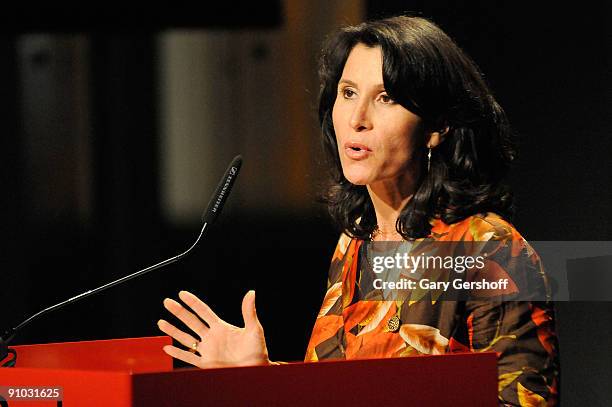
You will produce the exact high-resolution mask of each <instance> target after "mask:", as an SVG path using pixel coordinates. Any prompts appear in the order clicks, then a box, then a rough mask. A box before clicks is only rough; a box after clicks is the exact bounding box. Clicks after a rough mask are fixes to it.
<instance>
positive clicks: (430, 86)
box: [159, 17, 558, 405]
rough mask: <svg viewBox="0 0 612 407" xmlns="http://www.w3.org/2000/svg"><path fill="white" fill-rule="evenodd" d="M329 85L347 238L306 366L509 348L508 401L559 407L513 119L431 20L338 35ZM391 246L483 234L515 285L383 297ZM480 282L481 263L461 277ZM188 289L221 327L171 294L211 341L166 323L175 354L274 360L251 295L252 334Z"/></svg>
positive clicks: (225, 360)
mask: <svg viewBox="0 0 612 407" xmlns="http://www.w3.org/2000/svg"><path fill="white" fill-rule="evenodd" d="M320 78H321V93H320V100H319V119H320V124H321V128H322V132H323V145H324V150H325V153H326V155H327V156H328V158H329V161H330V167H331V175H332V182H331V185H330V188H329V189H328V193H327V195H326V201H327V204H328V207H329V210H330V214H331V216H332V218H333V220H334V221H335V222H336V223H337V225H338V226H339V229H340V230H341V231H342V232H343V234H342V236H341V238H340V240H339V242H338V246H337V248H336V251H335V253H334V256H333V259H332V263H331V267H330V273H329V280H328V291H327V294H326V296H325V299H324V302H323V305H322V307H321V311H320V313H319V315H318V317H317V320H316V323H315V327H314V329H313V333H312V336H311V339H310V343H309V345H308V348H307V351H306V358H305V360H306V361H318V360H322V359H331V358H335V359H351V358H363V357H397V356H410V355H415V354H440V353H447V352H457V351H470V352H481V351H496V352H497V353H498V355H499V363H498V366H499V399H500V403H502V404H503V403H508V404H517V405H518V404H520V405H540V404H541V403H546V402H548V404H549V405H552V404H555V402H556V400H557V396H558V395H557V393H558V391H557V388H558V362H557V342H556V336H555V333H554V313H553V310H552V306H551V303H550V302H549V301H548V298H547V297H546V298H541V297H535V296H534V297H533V301H531V300H528V298H529V295H528V294H529V293H527V292H525V290H526V288H525V287H533V286H534V285H533V284H535V286H536V287H538V289H543V290H544V291H546V290H547V282H546V278H545V275H544V273H543V269H542V266H541V263H540V261H539V258H538V256H537V254H536V253H535V252H533V250H532V249H531V248H530V247H529V245H528V244H527V243H526V242H525V240H524V239H523V238H522V237H521V235H520V234H519V233H518V232H517V231H516V230H515V229H514V227H513V226H512V225H511V224H510V223H509V222H508V221H507V220H506V218H508V217H509V216H510V214H511V212H512V201H511V195H510V192H509V191H508V189H507V188H506V187H505V186H504V184H503V180H504V177H505V176H506V173H507V171H508V169H509V165H510V163H511V162H512V161H513V159H514V158H515V152H514V149H513V145H512V142H511V133H510V130H509V126H508V123H507V121H506V117H505V114H504V112H503V110H502V109H501V107H500V106H499V105H498V104H497V102H496V101H495V99H494V98H493V96H492V95H491V92H490V91H489V89H488V88H487V85H486V84H485V83H484V81H483V79H482V76H481V74H480V72H479V71H478V68H477V67H476V65H475V64H474V63H473V62H472V61H471V60H470V59H469V58H468V57H467V56H466V55H465V54H464V53H463V52H462V51H461V50H460V49H459V48H458V47H457V45H456V44H455V43H454V42H453V41H452V40H451V39H450V38H449V37H448V36H446V34H445V33H444V32H442V31H441V30H440V29H439V28H438V27H437V26H435V25H434V24H432V23H431V22H429V21H427V20H425V19H422V18H415V17H394V18H390V19H385V20H379V21H373V22H367V23H363V24H361V25H358V26H355V27H347V28H344V29H342V30H340V31H339V32H338V33H336V35H334V36H332V37H331V39H330V41H329V42H328V44H327V46H326V47H325V50H324V52H323V54H322V58H321V64H320ZM379 241H382V242H384V241H387V242H389V241H391V242H393V241H396V242H406V243H407V244H417V245H422V244H423V243H424V242H427V243H428V244H429V243H432V242H433V243H435V244H440V245H442V244H444V243H446V242H449V243H452V242H463V243H466V242H478V243H479V244H480V246H477V247H478V248H477V249H474V250H479V252H478V253H482V251H481V250H482V248H483V247H484V246H486V247H487V251H488V253H495V255H496V256H497V257H495V258H489V259H488V262H487V265H488V266H487V272H488V273H489V274H488V275H489V276H491V275H495V276H497V277H499V276H502V277H505V279H506V280H508V281H509V283H508V285H507V286H506V287H505V288H504V289H503V290H497V291H495V290H493V291H491V290H489V291H486V290H485V291H483V290H480V291H478V290H475V291H470V294H469V295H467V297H461V301H456V299H457V297H448V296H447V295H448V293H447V292H446V291H445V292H443V293H441V292H439V291H436V290H412V291H411V293H408V294H407V295H404V297H398V296H397V295H399V294H397V293H396V296H395V297H394V300H387V299H386V298H382V297H380V296H379V297H373V296H372V293H374V292H376V291H377V290H372V289H371V287H370V289H366V288H364V284H365V283H364V282H365V281H369V280H367V278H366V277H367V273H369V272H371V262H370V261H369V260H368V258H369V257H368V254H369V255H370V256H371V255H372V253H373V250H375V249H374V247H373V244H374V243H375V242H379ZM483 245H484V246H483ZM451 246H452V247H453V248H454V249H453V250H455V249H456V248H457V247H458V246H457V245H454V246H453V245H451ZM451 246H449V247H451ZM409 247H410V246H409ZM412 247H414V246H412ZM419 247H421V246H419ZM461 247H465V245H462V246H461ZM474 247H476V246H474ZM398 248H399V252H401V251H407V250H410V249H409V248H406V249H405V248H402V246H396V252H397V253H395V254H398V253H399V252H398ZM501 253H503V256H502V255H501ZM502 257H503V259H504V260H503V261H502V260H498V259H501V258H502ZM476 275H478V273H477V272H476V273H474V272H473V269H472V270H470V271H469V272H468V273H466V274H465V275H464V277H463V280H462V281H468V280H474V279H475V276H476ZM441 276H442V275H441V274H438V275H437V278H438V280H440V281H441V280H444V278H442V277H441ZM447 277H448V274H447V275H445V278H447ZM501 280H503V278H502V279H500V281H501ZM525 281H527V282H529V283H528V284H527V283H524V282H525ZM415 293H418V294H415ZM519 293H520V294H522V296H519ZM404 294H405V293H404ZM179 296H180V298H181V299H182V300H183V302H184V303H185V304H186V305H187V306H189V307H190V308H191V310H192V311H194V312H195V313H196V314H197V315H199V317H200V318H202V319H203V320H204V321H206V323H207V324H208V327H207V326H206V325H205V324H203V323H202V322H201V321H200V320H199V319H198V318H197V317H196V316H195V315H194V314H193V313H192V312H191V311H189V310H187V309H186V308H183V307H182V306H181V305H180V304H179V303H177V302H175V301H173V300H170V299H166V300H165V301H164V305H165V306H166V308H167V309H168V310H169V311H170V312H171V313H173V314H174V315H176V316H177V317H178V318H179V319H180V320H181V321H183V322H184V323H185V324H186V325H187V326H188V327H189V328H191V329H192V330H193V331H194V332H195V333H197V335H198V336H199V338H197V339H196V337H194V336H192V335H191V334H188V333H185V332H183V331H181V330H179V329H177V328H176V327H174V326H172V325H171V324H169V323H168V322H165V321H160V323H159V327H160V329H161V330H162V331H163V332H165V333H167V334H168V335H170V336H172V337H173V338H174V339H176V340H177V341H178V342H179V343H181V344H183V345H185V346H187V347H191V348H192V349H191V350H192V352H188V351H185V350H182V349H179V348H177V347H173V346H168V347H166V348H165V351H166V352H167V353H168V354H170V355H171V356H173V357H175V358H177V359H180V360H183V361H185V362H187V363H191V364H193V365H195V366H200V367H212V366H224V365H255V364H270V363H274V362H270V361H269V359H268V353H267V348H266V343H265V338H264V333H263V328H262V327H261V324H260V323H259V321H258V319H257V315H256V312H255V293H254V292H249V293H247V295H246V296H245V297H244V300H243V304H242V312H243V316H244V320H245V328H237V327H234V326H231V325H229V324H227V323H226V322H224V321H222V320H221V319H219V318H218V317H217V316H216V315H215V314H214V312H213V311H212V310H211V309H210V308H209V307H208V306H207V305H206V304H204V303H203V302H201V301H200V300H199V299H198V298H196V297H195V296H194V295H192V294H190V293H187V292H181V293H180V294H179ZM373 298H374V299H375V300H374V301H373V300H372V299H373ZM398 298H401V301H398ZM526 298H527V299H526ZM508 299H511V300H512V301H507V300H508ZM196 352H199V353H200V355H201V356H198V355H196Z"/></svg>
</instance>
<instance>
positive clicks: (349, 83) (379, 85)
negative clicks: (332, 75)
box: [338, 78, 385, 89]
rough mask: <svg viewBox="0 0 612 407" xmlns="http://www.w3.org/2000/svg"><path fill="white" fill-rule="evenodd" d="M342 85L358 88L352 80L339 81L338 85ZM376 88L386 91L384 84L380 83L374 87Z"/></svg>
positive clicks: (342, 79)
mask: <svg viewBox="0 0 612 407" xmlns="http://www.w3.org/2000/svg"><path fill="white" fill-rule="evenodd" d="M341 83H346V84H347V85H350V86H354V87H356V88H358V86H357V84H356V83H355V82H353V81H352V80H350V79H344V78H341V79H340V80H339V81H338V85H340V84H341ZM374 87H375V88H380V89H385V85H384V84H382V83H378V84H376V85H374Z"/></svg>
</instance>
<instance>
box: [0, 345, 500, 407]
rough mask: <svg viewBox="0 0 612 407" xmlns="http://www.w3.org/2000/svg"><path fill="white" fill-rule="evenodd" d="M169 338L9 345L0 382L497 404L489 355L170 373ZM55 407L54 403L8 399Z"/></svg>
mask: <svg viewBox="0 0 612 407" xmlns="http://www.w3.org/2000/svg"><path fill="white" fill-rule="evenodd" d="M170 342H171V340H170V338H168V337H153V338H137V339H119V340H109V341H92V342H73V343H63V344H47V345H27V346H15V347H14V348H15V349H16V350H17V352H18V359H17V367H15V368H1V369H0V386H15V387H19V386H20V387H22V388H23V387H40V386H48V387H54V388H60V387H61V388H62V390H63V392H62V400H63V401H62V406H116V407H123V406H126V407H127V406H309V407H310V406H316V407H323V406H327V405H333V406H345V405H346V406H360V405H367V406H453V407H457V406H470V407H472V406H496V405H497V358H496V356H495V354H494V353H477V354H471V353H470V354H449V355H439V356H418V357H410V358H393V359H369V360H351V361H329V362H319V363H290V364H286V365H280V366H253V367H231V368H222V369H205V370H201V369H176V370H173V369H172V360H171V359H170V357H168V356H167V355H166V354H165V353H164V352H163V351H162V350H161V348H162V346H163V345H166V344H169V343H170ZM8 405H9V406H17V407H28V406H40V407H44V406H57V405H58V404H57V401H55V400H51V401H23V400H20V401H14V400H9V401H8Z"/></svg>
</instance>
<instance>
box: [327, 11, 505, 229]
mask: <svg viewBox="0 0 612 407" xmlns="http://www.w3.org/2000/svg"><path fill="white" fill-rule="evenodd" d="M358 43H361V44H364V45H366V46H368V47H380V49H381V52H382V55H383V80H384V86H385V90H386V91H387V93H388V95H389V96H390V97H391V98H392V99H393V100H395V102H397V103H399V104H400V105H402V106H403V107H405V108H406V109H408V110H410V111H411V112H413V113H414V114H416V115H418V116H419V117H421V119H422V120H423V122H424V124H425V128H432V129H442V128H446V127H448V129H449V130H448V132H447V133H446V135H445V138H444V141H443V142H442V143H440V144H439V145H438V146H437V147H436V148H434V149H432V154H431V164H430V169H429V171H427V164H426V163H425V160H424V162H423V165H424V170H423V171H421V173H422V174H423V175H422V176H421V179H420V182H419V186H418V189H417V191H416V192H415V194H414V196H413V197H412V199H411V200H410V201H409V202H408V203H407V204H406V206H405V207H404V208H403V209H402V211H401V214H400V216H399V217H398V219H397V223H396V229H397V231H398V232H399V233H400V234H401V235H402V236H403V238H404V239H414V238H420V237H427V236H429V234H430V233H431V224H430V223H429V220H430V219H431V218H438V219H442V220H443V221H444V222H445V223H447V224H451V223H455V222H458V221H460V220H462V219H465V218H466V217H468V216H471V215H474V214H477V213H485V212H495V213H497V214H499V215H501V216H503V217H505V218H510V217H511V216H512V213H513V203H512V194H511V192H510V190H509V188H508V187H507V186H506V185H505V184H504V182H503V180H504V178H505V176H506V174H507V172H508V169H509V167H510V163H511V162H512V161H513V160H514V159H515V158H516V151H515V147H514V143H513V141H512V133H511V131H510V127H509V125H508V121H507V118H506V115H505V113H504V111H503V109H502V108H501V107H500V106H499V104H498V103H497V102H496V101H495V98H494V97H493V95H492V94H491V91H490V90H489V88H488V86H487V84H486V83H485V81H484V80H483V77H482V74H481V73H480V70H479V69H478V67H477V66H476V64H475V63H474V62H473V61H472V60H471V59H470V58H469V57H468V56H467V55H466V54H465V53H464V52H463V51H462V50H461V49H460V48H459V47H458V46H457V45H456V44H455V43H454V42H453V40H451V39H450V38H449V37H448V36H447V35H446V34H445V33H444V32H443V31H442V30H441V29H440V28H439V27H438V26H436V25H435V24H433V23H432V22H430V21H428V20H426V19H424V18H420V17H408V16H399V17H392V18H387V19H383V20H377V21H369V22H365V23H362V24H360V25H357V26H349V27H344V28H342V29H340V30H339V31H337V32H336V33H335V34H333V35H331V36H330V37H329V38H328V40H327V42H326V45H325V47H324V49H323V52H322V54H321V58H320V63H319V77H320V81H321V89H320V94H319V122H320V125H321V129H322V133H323V150H324V152H325V156H326V158H327V161H328V164H329V167H330V168H331V174H330V175H331V179H330V181H331V182H330V185H329V187H328V188H326V193H325V195H324V197H323V199H324V201H325V203H327V206H328V209H329V212H330V215H331V217H332V219H333V220H334V222H335V223H336V225H337V226H338V227H339V229H340V230H341V231H343V232H345V233H348V234H349V235H351V236H354V237H357V238H360V239H368V238H369V237H370V236H371V234H372V232H373V231H374V229H375V228H376V217H375V213H374V208H373V205H372V202H371V200H370V197H369V194H368V192H367V189H366V187H365V186H362V185H353V184H351V183H350V182H349V181H348V180H347V179H346V178H345V177H344V175H343V173H342V166H341V164H340V157H339V155H338V146H337V144H336V135H335V132H334V127H333V122H332V109H333V106H334V102H335V99H336V94H337V86H338V81H339V80H340V77H341V75H342V71H343V69H344V64H345V63H346V60H347V58H348V55H349V53H350V52H351V50H352V49H353V47H354V46H355V45H357V44H358ZM423 145H424V143H423Z"/></svg>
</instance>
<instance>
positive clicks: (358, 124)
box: [349, 101, 372, 131]
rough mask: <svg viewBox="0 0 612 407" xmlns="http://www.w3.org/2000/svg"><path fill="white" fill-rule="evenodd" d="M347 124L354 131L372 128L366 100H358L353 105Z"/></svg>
mask: <svg viewBox="0 0 612 407" xmlns="http://www.w3.org/2000/svg"><path fill="white" fill-rule="evenodd" d="M349 124H350V126H351V128H352V129H353V130H355V131H363V130H369V129H371V128H372V122H371V120H370V112H369V106H368V103H367V102H365V101H364V102H362V101H359V102H358V103H357V104H356V105H355V108H354V109H353V112H352V114H351V119H350V123H349Z"/></svg>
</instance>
